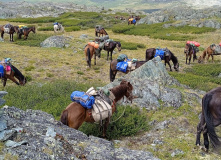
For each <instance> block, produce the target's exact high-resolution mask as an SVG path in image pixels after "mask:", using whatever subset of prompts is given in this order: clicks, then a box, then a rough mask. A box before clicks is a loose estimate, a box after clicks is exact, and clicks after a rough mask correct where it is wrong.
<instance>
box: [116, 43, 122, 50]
mask: <svg viewBox="0 0 221 160" xmlns="http://www.w3.org/2000/svg"><path fill="white" fill-rule="evenodd" d="M116 43H117V44H116V47H117V49H118V51H119V52H120V51H121V43H120V42H116Z"/></svg>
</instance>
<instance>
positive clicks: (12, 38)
mask: <svg viewBox="0 0 221 160" xmlns="http://www.w3.org/2000/svg"><path fill="white" fill-rule="evenodd" d="M11 36H12V42H14V39H13V34H11Z"/></svg>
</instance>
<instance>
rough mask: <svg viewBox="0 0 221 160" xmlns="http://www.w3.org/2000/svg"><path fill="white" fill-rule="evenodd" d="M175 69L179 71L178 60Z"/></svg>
mask: <svg viewBox="0 0 221 160" xmlns="http://www.w3.org/2000/svg"><path fill="white" fill-rule="evenodd" d="M174 69H175V71H179V63H178V62H177V63H176V64H175V65H174Z"/></svg>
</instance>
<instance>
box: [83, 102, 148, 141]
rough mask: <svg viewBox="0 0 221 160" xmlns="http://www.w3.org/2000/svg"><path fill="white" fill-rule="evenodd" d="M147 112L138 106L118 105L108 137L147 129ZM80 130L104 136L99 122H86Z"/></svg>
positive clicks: (111, 137) (129, 134)
mask: <svg viewBox="0 0 221 160" xmlns="http://www.w3.org/2000/svg"><path fill="white" fill-rule="evenodd" d="M125 107H126V109H125ZM124 110H125V111H124ZM146 112H147V111H146V110H145V109H144V110H140V109H139V108H138V107H131V106H117V112H115V113H114V114H113V116H112V117H111V122H110V124H109V125H108V129H107V137H108V139H117V138H120V137H122V136H132V135H135V134H137V133H138V132H141V131H147V130H148V129H149V126H148V119H147V115H146ZM79 130H81V131H82V132H84V133H85V134H87V135H94V136H98V137H99V136H102V133H101V131H100V125H99V124H91V123H84V124H83V125H82V126H81V127H80V129H79Z"/></svg>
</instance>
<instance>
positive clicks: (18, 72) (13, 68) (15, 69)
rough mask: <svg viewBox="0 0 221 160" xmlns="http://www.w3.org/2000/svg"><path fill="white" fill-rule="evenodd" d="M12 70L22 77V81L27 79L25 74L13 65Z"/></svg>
mask: <svg viewBox="0 0 221 160" xmlns="http://www.w3.org/2000/svg"><path fill="white" fill-rule="evenodd" d="M11 68H12V70H14V72H15V74H16V75H17V76H19V77H20V80H24V79H25V77H24V76H23V74H22V73H21V72H20V71H19V70H18V69H17V68H16V67H15V66H13V65H11Z"/></svg>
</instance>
